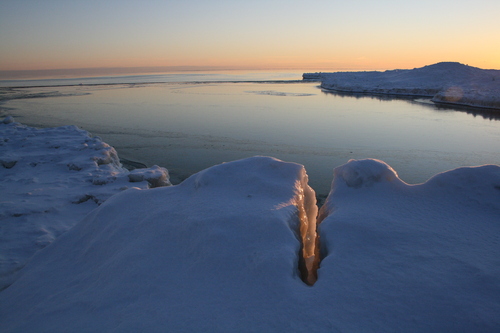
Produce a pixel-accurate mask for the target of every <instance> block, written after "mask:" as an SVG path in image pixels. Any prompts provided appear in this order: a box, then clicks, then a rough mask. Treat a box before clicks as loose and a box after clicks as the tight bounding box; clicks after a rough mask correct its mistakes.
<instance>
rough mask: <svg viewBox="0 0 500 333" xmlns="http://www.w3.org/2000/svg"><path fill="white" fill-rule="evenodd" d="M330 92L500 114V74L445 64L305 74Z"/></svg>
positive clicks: (305, 76)
mask: <svg viewBox="0 0 500 333" xmlns="http://www.w3.org/2000/svg"><path fill="white" fill-rule="evenodd" d="M303 79H304V80H316V81H321V87H322V88H323V89H326V90H332V91H338V92H346V93H366V94H384V95H399V96H414V97H429V98H431V99H432V101H433V102H434V103H436V104H446V105H461V106H469V107H476V108H485V109H492V110H500V70H486V69H480V68H476V67H471V66H467V65H463V64H460V63H454V62H441V63H437V64H434V65H429V66H425V67H422V68H415V69H411V70H406V69H405V70H402V69H398V70H388V71H385V72H376V71H374V72H336V73H304V74H303Z"/></svg>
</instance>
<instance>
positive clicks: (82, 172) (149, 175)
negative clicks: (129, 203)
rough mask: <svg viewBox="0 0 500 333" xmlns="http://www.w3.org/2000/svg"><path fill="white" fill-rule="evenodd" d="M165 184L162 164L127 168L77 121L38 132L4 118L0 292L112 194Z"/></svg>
mask: <svg viewBox="0 0 500 333" xmlns="http://www.w3.org/2000/svg"><path fill="white" fill-rule="evenodd" d="M132 181H133V182H132ZM168 184H169V181H168V172H167V170H166V169H164V168H160V167H158V166H154V167H152V168H148V169H137V170H134V171H132V172H130V173H129V172H128V171H127V170H126V169H124V168H123V167H122V166H121V164H120V162H119V159H118V156H117V154H116V151H115V149H114V148H112V147H110V146H109V145H108V144H106V143H104V142H102V141H101V140H100V139H99V138H97V137H94V138H93V137H91V136H90V135H89V133H87V132H86V131H83V130H80V129H78V128H77V127H75V126H64V127H58V128H45V129H36V128H33V127H27V126H24V125H21V124H19V123H17V122H15V121H14V119H13V118H12V117H11V116H9V117H7V118H5V119H4V120H3V121H2V122H1V123H0V195H1V197H0V290H2V289H4V288H6V287H7V286H8V285H9V284H11V283H12V282H13V281H14V280H15V276H16V272H17V271H18V270H19V269H21V268H22V267H23V266H24V265H25V264H26V262H27V260H28V259H29V258H30V257H31V256H32V255H33V254H34V253H35V252H36V251H38V250H39V249H42V248H44V247H46V246H47V245H48V244H50V243H51V242H52V241H53V240H54V239H55V238H57V237H58V236H59V235H61V234H62V233H64V232H65V231H67V230H68V229H70V228H71V227H72V226H73V225H75V224H76V223H77V222H79V221H80V220H82V219H83V218H84V217H85V216H86V215H87V214H88V213H89V212H90V211H91V210H93V209H94V208H96V207H97V206H98V205H100V204H102V203H103V202H104V201H106V200H107V199H108V198H109V197H111V196H112V195H113V194H116V193H118V192H121V191H123V190H125V189H127V188H129V187H138V188H142V189H147V188H149V187H154V186H165V185H168Z"/></svg>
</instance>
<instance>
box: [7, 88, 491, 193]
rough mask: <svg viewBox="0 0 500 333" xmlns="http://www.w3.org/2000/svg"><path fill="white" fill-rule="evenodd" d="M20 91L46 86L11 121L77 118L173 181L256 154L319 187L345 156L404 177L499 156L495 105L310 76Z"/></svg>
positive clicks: (55, 122) (21, 103)
mask: <svg viewBox="0 0 500 333" xmlns="http://www.w3.org/2000/svg"><path fill="white" fill-rule="evenodd" d="M23 91H24V93H26V94H27V96H28V95H29V96H31V97H36V95H33V93H35V92H38V93H48V92H50V93H53V94H54V95H52V97H49V96H50V95H47V94H45V95H44V96H45V97H44V98H27V99H16V100H10V101H7V102H4V105H3V107H4V109H5V108H8V110H7V112H9V113H10V114H12V115H13V116H14V117H16V118H17V120H18V121H20V122H23V123H26V124H27V125H32V126H61V125H68V124H72V125H77V126H80V127H82V128H84V129H86V130H88V131H90V132H91V133H94V134H96V135H99V136H101V137H102V139H103V140H104V141H106V142H107V143H109V144H111V145H112V146H114V147H115V148H116V149H117V150H118V153H119V155H120V156H121V157H123V158H126V159H129V160H133V161H138V162H142V163H145V164H147V165H149V166H151V165H153V164H157V165H160V166H164V167H166V168H168V169H169V171H170V172H171V174H172V176H173V178H174V179H173V181H174V182H175V181H176V180H177V182H178V181H181V180H182V179H184V178H185V177H187V176H188V175H190V174H192V173H194V172H197V171H199V170H202V169H204V168H207V167H210V166H212V165H214V164H218V163H222V162H227V161H231V160H235V159H240V158H245V157H248V156H254V155H268V156H274V157H276V158H279V159H282V160H285V161H291V162H297V163H300V164H303V165H305V167H306V170H307V172H308V174H309V179H310V183H311V186H312V187H313V188H314V189H315V190H316V191H317V192H318V194H319V196H325V195H326V193H328V190H329V187H330V183H331V180H332V170H333V168H334V167H336V166H339V165H341V164H344V163H346V162H347V161H348V160H349V159H351V158H354V159H362V158H377V159H380V160H383V161H385V162H387V163H388V164H390V165H391V166H392V167H393V168H394V169H395V170H396V171H397V172H398V174H399V175H400V177H401V178H402V179H403V180H404V181H406V182H408V183H420V182H424V181H425V180H427V179H428V178H430V177H431V176H433V175H434V174H436V173H438V172H442V171H446V170H449V169H452V168H456V167H459V166H467V165H481V164H489V163H493V164H500V146H498V145H494V144H492V142H500V130H499V129H500V122H498V121H495V120H499V117H498V116H497V115H494V114H488V113H487V112H486V113H482V111H477V110H473V111H472V110H470V109H467V108H466V109H464V108H456V107H441V106H436V105H434V104H430V103H428V101H427V102H426V101H425V100H418V99H413V98H407V97H397V96H396V97H395V96H388V95H366V94H347V93H338V92H331V91H325V90H322V89H320V88H319V87H318V83H314V82H313V83H303V82H301V83H298V82H294V83H284V82H279V83H277V82H273V83H269V82H267V83H262V82H254V83H250V82H245V83H242V82H240V83H218V82H210V83H208V82H205V83H196V82H185V83H162V84H125V85H100V86H73V87H57V88H55V87H51V88H37V89H34V88H33V89H25V90H23ZM18 92H19V91H18ZM30 94H31V95H30ZM41 96H42V95H39V96H38V97H41ZM56 96H59V97H56ZM457 111H459V112H457ZM471 116H472V117H471Z"/></svg>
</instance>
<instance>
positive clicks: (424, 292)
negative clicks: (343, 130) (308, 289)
mask: <svg viewBox="0 0 500 333" xmlns="http://www.w3.org/2000/svg"><path fill="white" fill-rule="evenodd" d="M377 164H378V165H377ZM388 168H389V167H388V166H387V165H386V164H385V163H383V162H380V161H376V160H359V161H354V160H353V161H349V162H348V163H347V164H346V165H344V166H341V167H339V168H337V169H335V178H334V180H333V184H332V191H331V192H330V195H329V197H328V198H327V201H326V203H325V205H324V206H323V207H322V209H321V212H320V216H321V218H322V219H323V220H322V222H321V224H320V228H319V233H320V237H321V238H320V239H321V251H322V257H323V260H322V262H321V268H320V270H319V272H318V275H319V277H318V282H317V283H316V284H315V286H314V288H318V289H321V290H322V291H323V293H324V294H326V295H329V296H330V297H331V298H330V302H331V303H330V304H331V305H330V306H331V310H330V311H331V312H332V313H335V316H338V318H342V321H343V325H342V327H341V328H342V329H341V330H342V331H346V332H352V331H366V330H367V329H366V327H367V326H368V327H369V329H368V330H369V331H374V332H386V331H399V332H408V331H413V332H429V331H434V332H457V331H461V332H494V331H495V330H497V329H498V327H500V317H499V316H498V313H500V244H499V242H498V235H499V234H500V223H499V221H500V219H499V218H500V167H499V166H497V165H486V166H481V167H468V168H459V169H455V170H452V171H448V172H445V173H442V174H438V175H436V176H434V177H433V178H432V179H430V180H429V181H427V182H426V183H424V184H419V185H407V184H405V183H403V182H402V181H401V180H399V179H398V178H394V177H392V175H395V174H393V173H392V172H390V170H389V169H388ZM360 169H362V170H372V172H371V173H368V175H369V176H368V178H366V177H365V178H363V179H373V175H376V176H375V178H377V179H379V181H377V182H370V184H371V185H370V186H346V178H347V180H348V181H349V180H351V177H346V176H345V175H346V174H347V175H352V174H356V173H359V170H360ZM386 175H391V177H386ZM355 179H358V178H355ZM348 181H347V184H348V183H349V182H348ZM356 184H357V183H356ZM325 302H327V300H325ZM357 318H358V319H357ZM359 318H363V319H362V320H360V319H359ZM367 323H369V324H367Z"/></svg>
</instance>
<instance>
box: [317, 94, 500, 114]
mask: <svg viewBox="0 0 500 333" xmlns="http://www.w3.org/2000/svg"><path fill="white" fill-rule="evenodd" d="M321 92H322V93H323V94H325V95H335V96H339V97H342V98H344V97H346V98H355V99H372V100H378V101H395V100H399V101H406V102H408V103H411V104H420V105H422V107H428V108H430V109H432V110H436V111H451V112H456V111H460V112H465V113H467V114H470V115H472V116H474V117H476V116H480V117H482V118H483V119H487V120H500V110H493V109H488V108H479V107H470V106H463V105H447V104H442V103H439V104H435V103H434V102H432V101H431V99H430V98H428V97H425V98H419V97H415V96H413V97H411V96H400V95H388V94H372V93H350V92H340V91H332V90H327V89H321Z"/></svg>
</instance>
